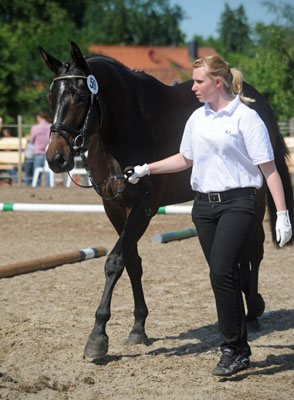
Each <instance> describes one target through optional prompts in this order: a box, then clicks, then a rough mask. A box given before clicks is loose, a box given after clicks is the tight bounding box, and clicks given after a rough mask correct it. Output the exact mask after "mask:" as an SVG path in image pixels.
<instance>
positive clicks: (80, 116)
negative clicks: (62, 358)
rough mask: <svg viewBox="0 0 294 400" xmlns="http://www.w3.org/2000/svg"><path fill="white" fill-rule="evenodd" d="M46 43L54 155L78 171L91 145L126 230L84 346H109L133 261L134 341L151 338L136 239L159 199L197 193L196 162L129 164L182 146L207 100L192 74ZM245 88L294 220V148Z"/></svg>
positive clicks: (251, 257) (258, 250) (252, 252)
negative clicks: (180, 77)
mask: <svg viewBox="0 0 294 400" xmlns="http://www.w3.org/2000/svg"><path fill="white" fill-rule="evenodd" d="M40 52H41V56H42V58H43V60H44V62H45V64H46V65H47V66H48V67H49V68H50V69H51V70H52V71H53V72H54V73H55V78H54V79H53V82H52V84H51V87H50V92H49V94H48V100H49V104H50V107H51V110H52V114H53V116H54V121H53V125H52V128H51V139H50V144H49V147H48V150H47V155H46V157H47V161H48V163H49V166H50V168H51V169H52V170H53V171H54V172H56V173H58V172H66V171H70V170H71V169H72V168H73V166H74V154H75V152H77V151H81V152H82V154H83V152H84V151H85V147H86V148H87V149H88V160H87V162H88V169H89V171H90V172H89V173H90V178H91V179H92V182H93V184H94V187H95V189H96V191H97V192H98V193H99V194H100V195H101V196H102V198H103V204H104V207H105V211H106V214H107V216H108V218H109V219H110V221H111V223H112V224H113V226H114V227H115V229H116V231H117V233H118V235H119V238H118V241H117V242H116V244H115V246H114V248H113V249H112V251H111V252H110V253H109V255H108V257H107V260H106V263H105V276H106V281H105V287H104V292H103V295H102V299H101V302H100V304H99V306H98V308H97V311H96V315H95V324H94V327H93V330H92V332H91V334H90V336H89V338H88V341H87V344H86V347H85V350H84V354H85V355H86V356H88V357H91V358H96V357H99V356H103V355H104V354H106V353H107V351H108V336H107V334H106V323H107V322H108V320H109V319H110V303H111V297H112V292H113V289H114V286H115V284H116V282H117V281H118V279H119V278H120V276H121V274H122V272H123V269H124V267H125V268H126V270H127V273H128V275H129V278H130V281H131V285H132V290H133V296H134V319H135V321H134V326H133V328H132V330H131V332H130V334H129V337H128V339H127V343H133V344H138V343H145V344H147V343H148V338H147V336H146V333H145V320H146V317H147V314H148V309H147V306H146V303H145V299H144V294H143V288H142V281H141V277H142V264H141V258H140V256H139V254H138V251H137V242H138V240H139V239H140V238H141V236H142V235H143V234H144V232H145V230H146V228H147V227H148V224H149V222H150V220H151V218H152V217H153V216H154V215H155V214H156V213H157V210H158V207H160V206H164V205H169V204H175V203H182V202H185V201H189V200H192V199H193V198H194V196H193V192H192V190H191V187H190V183H189V181H190V170H187V171H184V172H180V173H176V174H162V175H154V176H150V177H144V178H143V179H141V181H140V182H139V183H138V184H137V185H132V184H130V183H128V182H127V181H126V180H125V179H124V174H123V171H124V169H125V168H126V167H127V166H129V165H137V164H143V163H145V162H147V163H150V162H152V161H156V160H160V159H162V158H164V157H167V156H170V155H172V154H175V153H177V152H178V151H179V145H180V141H181V137H182V134H183V129H184V126H185V123H186V121H187V119H188V117H189V116H190V115H191V113H192V112H193V111H194V110H195V109H196V108H197V107H199V106H200V105H201V104H200V103H198V102H197V100H196V98H195V96H194V94H193V93H192V90H191V88H192V81H188V82H184V83H182V84H180V85H177V86H175V87H169V86H166V85H164V84H162V83H160V82H159V81H158V80H156V79H155V78H153V77H151V76H149V75H147V74H145V73H144V72H140V71H132V70H130V69H129V68H127V67H125V66H124V65H122V64H121V63H119V62H117V61H116V60H113V59H111V58H108V57H105V56H102V55H91V56H87V57H85V58H84V57H83V56H82V54H81V52H80V49H79V48H78V46H77V45H76V44H74V43H72V44H71V59H70V60H69V61H68V62H64V63H63V62H61V61H59V60H57V59H55V58H54V57H52V56H51V55H49V54H48V53H46V52H45V51H44V50H43V49H42V48H40ZM191 70H192V67H191ZM87 77H88V79H87ZM244 94H245V96H248V97H252V98H255V99H256V102H255V103H253V104H252V107H253V108H254V109H256V111H257V112H258V113H259V115H260V116H261V118H262V119H263V120H264V122H265V124H266V126H267V128H268V130H269V133H270V137H271V141H272V144H273V147H274V152H275V157H276V164H277V168H278V170H279V173H280V175H281V178H282V181H283V185H284V188H285V196H286V201H287V207H288V209H289V212H290V215H291V220H293V192H292V188H291V181H290V176H289V173H288V169H287V166H286V161H285V159H286V155H287V149H286V146H285V144H284V141H283V138H282V136H281V134H280V132H279V129H278V126H277V122H276V120H275V118H274V115H273V111H272V110H271V108H270V106H269V105H268V104H267V102H266V101H265V99H264V98H263V97H262V96H261V95H260V94H259V93H258V92H257V91H256V90H255V89H254V88H253V87H251V86H250V85H248V84H244ZM86 167H87V166H86ZM266 192H267V190H266V187H263V188H262V189H260V190H259V202H260V209H259V221H258V226H257V229H256V232H255V235H254V238H253V240H252V242H251V245H250V247H249V248H248V249H247V251H246V254H244V257H243V259H242V263H241V265H240V269H241V274H242V276H241V278H242V279H241V280H242V290H243V292H244V293H245V296H246V303H247V311H248V315H247V317H248V319H249V320H251V319H252V320H255V321H257V317H258V316H260V315H261V314H262V313H263V310H264V302H263V299H262V297H261V296H260V295H259V294H258V269H259V265H260V262H261V260H262V258H263V242H264V231H263V227H262V221H263V218H264V213H265V205H266ZM267 203H268V206H269V213H270V220H271V226H272V232H274V226H275V218H276V215H275V208H274V205H273V201H272V199H271V197H270V196H267Z"/></svg>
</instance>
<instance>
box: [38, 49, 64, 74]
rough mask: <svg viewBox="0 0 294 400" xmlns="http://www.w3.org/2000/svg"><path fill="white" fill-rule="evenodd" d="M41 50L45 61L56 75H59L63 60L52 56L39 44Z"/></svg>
mask: <svg viewBox="0 0 294 400" xmlns="http://www.w3.org/2000/svg"><path fill="white" fill-rule="evenodd" d="M39 50H40V53H41V57H42V58H43V61H44V63H45V64H46V65H47V67H48V68H49V69H51V71H53V72H54V73H55V75H57V72H58V70H59V68H60V67H61V66H62V62H61V61H59V60H57V59H56V58H54V57H52V56H50V54H48V53H46V51H45V50H43V49H42V47H41V46H39Z"/></svg>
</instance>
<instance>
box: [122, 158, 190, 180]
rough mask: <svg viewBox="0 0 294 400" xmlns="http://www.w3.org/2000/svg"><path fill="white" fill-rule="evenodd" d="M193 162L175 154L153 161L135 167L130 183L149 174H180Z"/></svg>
mask: <svg viewBox="0 0 294 400" xmlns="http://www.w3.org/2000/svg"><path fill="white" fill-rule="evenodd" d="M192 164H193V161H192V160H188V158H186V157H184V156H183V154H181V153H177V154H174V155H173V156H171V157H167V158H164V159H163V160H160V161H155V162H153V163H151V164H144V165H136V167H134V173H133V174H132V175H131V176H130V177H129V179H128V181H129V182H130V183H137V182H138V181H139V178H143V176H145V175H150V174H167V173H173V172H180V171H184V170H185V169H188V168H190V167H191V166H192Z"/></svg>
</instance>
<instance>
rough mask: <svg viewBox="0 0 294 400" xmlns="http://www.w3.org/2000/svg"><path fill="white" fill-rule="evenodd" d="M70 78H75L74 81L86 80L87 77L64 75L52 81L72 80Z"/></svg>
mask: <svg viewBox="0 0 294 400" xmlns="http://www.w3.org/2000/svg"><path fill="white" fill-rule="evenodd" d="M72 78H76V79H87V78H88V77H87V76H85V75H64V76H58V77H57V78H54V79H53V82H54V81H59V80H61V79H72Z"/></svg>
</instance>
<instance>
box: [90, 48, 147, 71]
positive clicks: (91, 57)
mask: <svg viewBox="0 0 294 400" xmlns="http://www.w3.org/2000/svg"><path fill="white" fill-rule="evenodd" d="M84 58H85V60H86V61H91V60H94V61H95V60H97V59H98V60H99V59H100V60H101V59H102V60H104V61H109V62H111V63H114V64H116V65H118V66H120V67H122V68H124V69H126V70H127V71H129V72H132V73H135V74H142V75H146V73H145V72H144V71H141V70H135V69H132V68H129V67H128V66H126V65H125V64H123V63H121V62H120V61H118V60H116V59H115V58H112V57H109V56H106V55H104V54H102V53H98V54H97V53H92V54H87V55H86V56H85V57H84Z"/></svg>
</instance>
